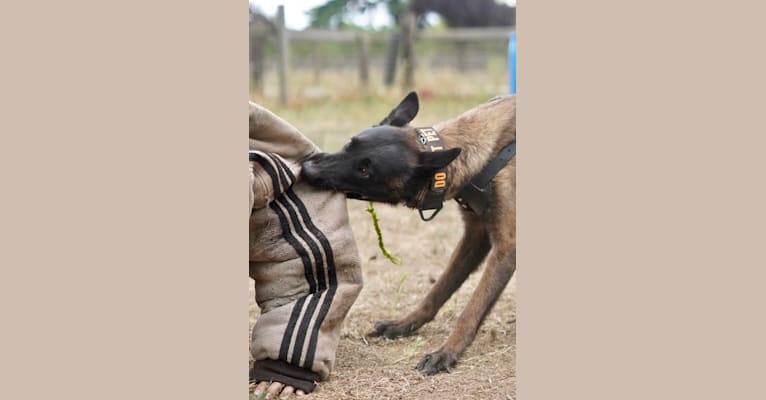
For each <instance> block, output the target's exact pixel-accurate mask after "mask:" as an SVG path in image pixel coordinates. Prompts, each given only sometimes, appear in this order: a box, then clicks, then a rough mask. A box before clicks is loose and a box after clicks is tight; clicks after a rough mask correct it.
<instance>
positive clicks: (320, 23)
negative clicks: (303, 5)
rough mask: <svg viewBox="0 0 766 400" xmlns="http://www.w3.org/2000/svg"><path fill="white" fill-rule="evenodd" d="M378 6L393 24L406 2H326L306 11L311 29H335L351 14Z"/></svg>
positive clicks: (348, 0)
mask: <svg viewBox="0 0 766 400" xmlns="http://www.w3.org/2000/svg"><path fill="white" fill-rule="evenodd" d="M380 5H383V6H385V7H386V10H387V11H388V14H389V15H391V18H392V20H393V21H394V23H398V21H399V15H400V14H401V13H402V11H404V10H405V8H406V7H407V1H406V0H328V1H327V2H326V3H324V4H322V5H321V6H317V7H314V8H312V9H311V10H309V11H308V14H309V18H310V20H311V22H310V24H311V27H313V28H337V27H339V26H342V25H343V24H344V20H345V18H346V17H347V16H348V15H350V14H353V13H364V12H366V11H368V10H371V9H374V8H376V7H378V6H380Z"/></svg>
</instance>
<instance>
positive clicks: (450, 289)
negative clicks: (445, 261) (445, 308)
mask: <svg viewBox="0 0 766 400" xmlns="http://www.w3.org/2000/svg"><path fill="white" fill-rule="evenodd" d="M465 223H466V225H465V233H464V234H463V237H462V238H461V239H460V242H459V243H458V246H457V248H456V249H455V251H454V252H453V253H452V257H451V259H450V263H449V266H448V267H447V269H446V270H445V271H444V272H443V273H442V275H441V276H440V277H439V280H438V281H436V283H435V284H434V286H433V287H432V288H431V290H430V291H429V292H428V295H427V296H426V297H425V298H424V299H423V300H422V301H421V302H420V304H418V307H417V308H416V309H415V310H414V311H413V312H411V313H410V314H408V315H407V316H406V317H404V318H402V319H399V320H396V321H390V320H385V321H379V322H377V323H376V324H375V329H374V330H373V331H372V332H370V336H383V337H385V338H388V339H393V338H397V337H400V336H404V335H407V334H409V333H412V332H414V331H415V330H417V329H418V328H420V327H421V326H423V325H424V324H425V323H427V322H429V321H431V320H433V319H434V317H435V316H436V313H437V312H438V311H439V309H440V308H441V306H442V305H443V304H444V303H445V302H446V301H447V300H449V298H450V296H452V293H454V292H455V290H457V289H458V288H459V287H460V285H462V284H463V282H464V281H465V280H466V278H468V276H469V275H470V274H471V272H473V271H474V270H476V267H478V266H479V264H481V262H482V261H483V260H484V258H485V257H486V256H487V253H488V252H489V249H490V242H489V236H488V235H487V232H486V230H485V228H484V226H483V225H482V224H481V223H480V222H479V221H478V219H477V218H476V217H474V216H471V215H467V214H466V215H465Z"/></svg>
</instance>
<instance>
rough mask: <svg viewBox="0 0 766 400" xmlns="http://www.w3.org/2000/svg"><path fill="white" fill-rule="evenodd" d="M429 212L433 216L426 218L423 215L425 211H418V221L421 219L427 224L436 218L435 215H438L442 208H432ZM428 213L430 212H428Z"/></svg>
mask: <svg viewBox="0 0 766 400" xmlns="http://www.w3.org/2000/svg"><path fill="white" fill-rule="evenodd" d="M431 210H433V212H434V213H433V214H431V215H430V216H428V217H426V216H425V215H424V214H423V211H427V210H422V209H418V214H420V219H422V220H423V221H426V222H428V221H430V220H432V219H434V218H435V217H436V214H438V213H439V211H441V210H442V208H441V207H439V208H434V209H431ZM428 211H430V210H428Z"/></svg>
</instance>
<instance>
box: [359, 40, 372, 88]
mask: <svg viewBox="0 0 766 400" xmlns="http://www.w3.org/2000/svg"><path fill="white" fill-rule="evenodd" d="M356 45H357V48H358V49H359V82H360V83H361V84H362V86H363V87H367V86H368V83H369V81H370V62H369V57H370V39H369V37H367V34H365V33H361V32H360V33H358V34H357V35H356Z"/></svg>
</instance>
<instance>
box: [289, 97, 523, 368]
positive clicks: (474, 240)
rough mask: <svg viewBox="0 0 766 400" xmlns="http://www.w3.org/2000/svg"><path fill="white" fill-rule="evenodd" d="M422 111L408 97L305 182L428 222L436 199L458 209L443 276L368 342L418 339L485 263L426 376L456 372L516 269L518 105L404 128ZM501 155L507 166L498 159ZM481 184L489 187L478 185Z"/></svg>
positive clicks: (318, 161) (503, 101)
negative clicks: (403, 209)
mask: <svg viewBox="0 0 766 400" xmlns="http://www.w3.org/2000/svg"><path fill="white" fill-rule="evenodd" d="M418 107H419V102H418V97H417V95H416V94H415V93H414V92H412V93H410V94H408V95H407V96H406V97H405V98H404V100H403V101H402V102H401V103H400V104H399V105H398V106H397V107H396V108H395V109H394V110H393V111H391V113H390V114H389V115H388V116H387V117H386V118H384V119H383V121H381V123H380V124H379V125H377V126H375V127H373V128H370V129H366V130H364V131H362V132H361V133H359V134H358V135H356V136H354V137H353V138H351V141H350V142H349V143H348V144H346V145H345V146H344V147H343V148H342V149H341V150H340V151H339V152H337V153H334V154H327V153H319V154H317V155H315V156H313V157H311V158H309V159H308V160H306V161H305V162H304V163H303V169H302V175H303V177H304V179H306V180H307V182H308V183H310V184H312V185H315V186H317V187H320V188H323V189H329V190H335V191H340V192H345V193H346V195H347V197H349V198H355V199H363V200H371V201H376V202H384V203H390V204H404V205H406V206H407V207H411V208H416V209H419V210H420V211H421V217H422V218H423V219H424V220H429V219H430V218H433V216H435V214H432V216H431V217H430V218H426V217H424V214H423V210H424V209H430V210H433V211H435V212H438V210H439V209H440V208H441V201H442V200H449V199H455V200H458V203H460V204H461V205H462V206H463V208H462V209H461V213H462V216H463V221H464V223H465V227H464V234H463V237H462V238H461V239H460V242H459V243H458V245H457V248H456V249H455V250H454V252H453V253H452V256H451V259H450V262H449V265H448V267H447V269H446V270H445V271H444V272H443V273H442V275H441V276H440V277H439V279H438V281H437V282H436V283H435V284H434V286H433V287H432V288H431V290H430V291H429V293H428V295H427V296H426V297H425V299H423V301H421V303H420V304H419V305H418V307H417V308H416V309H415V310H414V311H412V312H411V313H410V314H409V315H407V316H405V317H404V318H401V319H398V320H393V321H380V322H378V323H376V324H375V328H374V330H373V332H371V334H370V335H372V336H383V337H386V338H389V339H393V338H396V337H400V336H403V335H407V334H410V333H412V332H414V331H415V330H417V329H418V328H420V327H421V326H423V325H424V324H425V323H427V322H429V321H431V320H432V319H433V318H434V316H436V313H437V312H438V311H439V309H440V308H441V306H442V305H443V304H444V303H445V302H446V301H447V300H448V299H449V298H450V296H451V295H452V294H453V293H454V292H455V290H457V289H458V288H459V287H460V285H461V284H462V283H463V282H464V281H465V279H466V278H467V277H468V276H469V275H470V274H471V272H473V271H474V270H476V269H477V267H478V266H479V265H480V264H481V263H482V261H484V260H485V259H486V261H487V262H486V269H485V271H484V274H483V276H482V277H481V281H480V282H479V286H478V287H477V288H476V291H475V292H474V293H473V295H472V296H471V299H470V300H469V302H468V305H467V306H466V308H465V309H464V310H463V312H462V314H461V315H460V317H459V318H458V320H457V323H456V324H455V327H454V329H453V330H452V332H451V334H450V335H449V337H448V338H447V340H446V342H445V343H444V344H443V345H442V346H441V348H439V349H438V350H437V351H435V352H432V353H429V354H426V355H425V356H424V357H423V358H422V359H421V361H420V362H419V363H418V364H417V366H416V367H415V368H416V369H417V370H418V371H420V372H422V373H424V374H426V375H431V374H435V373H437V372H440V371H448V372H449V371H450V369H451V368H452V367H453V366H454V365H455V363H456V362H457V359H458V358H459V357H460V355H461V354H462V353H463V351H464V350H465V349H466V348H467V347H468V346H469V345H470V344H471V343H472V342H473V340H474V338H475V336H476V333H477V331H478V329H479V326H480V325H481V323H482V321H483V320H484V318H485V317H486V316H487V314H488V313H489V311H490V310H491V309H492V306H493V305H494V303H495V301H497V299H498V297H500V294H501V292H502V291H503V289H504V288H505V286H506V285H507V284H508V281H509V280H510V279H511V277H512V276H513V273H514V271H515V270H516V193H515V192H516V190H515V188H516V159H515V157H513V154H515V149H516V147H515V146H516V143H515V142H516V97H515V96H507V97H501V98H497V99H493V100H491V101H489V102H487V103H484V104H481V105H479V106H478V107H475V108H473V109H471V110H469V111H467V112H465V113H463V114H462V115H460V116H458V117H456V118H453V119H449V120H446V121H443V122H440V123H438V124H436V125H434V126H433V127H432V128H416V127H412V126H410V125H409V122H410V121H412V119H413V118H415V115H416V114H417V112H418ZM511 147H512V150H511V151H512V153H511V155H510V156H508V149H509V148H511ZM503 154H505V159H504V160H502V161H499V162H498V161H495V160H498V159H500V158H502V156H503ZM509 160H510V161H509ZM492 166H494V168H493V167H492ZM488 170H490V171H489V173H487V171H488ZM477 176H479V177H481V176H483V177H484V179H485V183H484V184H482V183H478V185H479V186H478V187H477ZM471 187H473V189H474V190H470V189H471ZM469 197H470V199H468V198H469Z"/></svg>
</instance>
